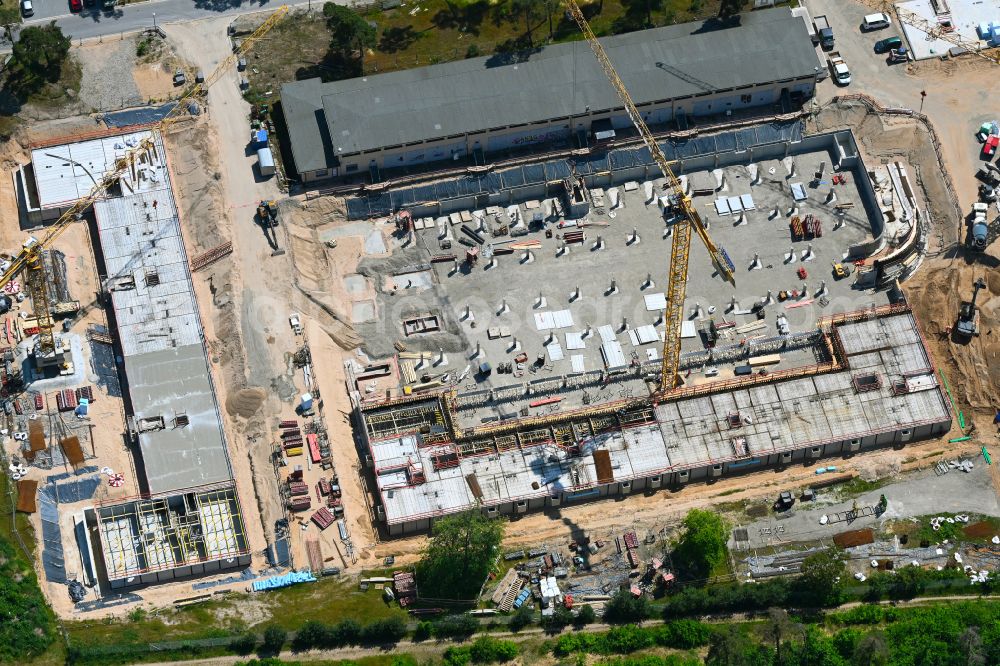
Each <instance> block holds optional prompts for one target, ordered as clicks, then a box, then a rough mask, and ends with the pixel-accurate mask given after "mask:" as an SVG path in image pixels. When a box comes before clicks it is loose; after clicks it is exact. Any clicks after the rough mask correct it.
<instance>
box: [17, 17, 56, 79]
mask: <svg viewBox="0 0 1000 666" xmlns="http://www.w3.org/2000/svg"><path fill="white" fill-rule="evenodd" d="M69 47H70V40H69V37H67V36H66V35H64V34H63V32H62V30H61V29H60V28H58V27H57V26H56V23H55V21H52V22H51V23H49V24H48V25H46V26H31V27H28V28H25V29H24V30H22V31H21V34H20V37H19V38H18V40H17V41H16V42H14V47H13V58H12V61H11V67H10V72H11V75H12V77H13V83H15V87H16V89H17V90H18V91H19V92H21V93H31V92H34V91H36V90H38V89H40V88H41V87H42V86H43V85H45V84H46V83H55V82H57V81H58V80H59V76H60V74H61V73H62V66H63V63H64V62H65V61H66V57H67V56H68V55H69Z"/></svg>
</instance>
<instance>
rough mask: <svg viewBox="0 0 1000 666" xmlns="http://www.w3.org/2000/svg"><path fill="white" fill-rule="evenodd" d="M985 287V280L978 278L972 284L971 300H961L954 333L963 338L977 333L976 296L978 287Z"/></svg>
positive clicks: (977, 313) (977, 309)
mask: <svg viewBox="0 0 1000 666" xmlns="http://www.w3.org/2000/svg"><path fill="white" fill-rule="evenodd" d="M985 288H986V281H985V280H983V278H979V279H978V280H976V281H975V282H974V283H973V284H972V300H971V301H962V305H961V307H960V308H959V309H958V322H957V323H956V324H955V333H956V334H957V335H959V336H961V337H964V338H972V337H975V336H977V335H979V308H978V307H976V297H977V296H978V295H979V290H980V289H985Z"/></svg>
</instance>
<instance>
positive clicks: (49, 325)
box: [0, 5, 289, 374]
mask: <svg viewBox="0 0 1000 666" xmlns="http://www.w3.org/2000/svg"><path fill="white" fill-rule="evenodd" d="M288 9H289V8H288V5H282V6H281V7H279V8H278V9H277V10H275V11H274V13H273V14H271V15H270V16H269V17H268V18H267V19H266V20H265V21H264V22H263V23H262V24H261V25H260V27H258V28H257V30H255V31H254V32H253V34H251V35H250V36H249V37H248V38H247V39H245V40H244V41H243V44H242V46H241V48H240V49H239V50H237V51H236V52H235V53H233V54H232V55H230V56H229V57H228V58H226V59H225V60H223V61H222V62H221V63H220V64H219V66H218V67H217V68H216V69H215V71H213V72H212V73H211V74H210V75H209V76H208V77H207V78H206V79H205V81H204V82H203V83H199V84H195V85H193V86H192V87H191V88H190V89H189V90H188V91H187V92H185V94H184V95H183V96H181V98H180V99H179V100H178V101H177V104H176V105H175V106H174V108H173V109H171V111H170V113H168V114H167V115H165V116H164V117H163V118H162V119H161V120H160V121H159V122H157V123H155V124H153V125H151V126H150V128H149V131H150V134H149V136H147V137H146V138H144V139H143V140H142V141H139V142H138V143H137V144H136V145H135V146H133V147H132V148H131V150H129V151H128V152H127V153H125V155H123V156H122V157H119V158H118V159H116V160H115V163H114V168H112V169H111V170H109V171H108V172H107V173H105V174H104V175H103V176H101V177H100V179H99V180H98V181H97V182H96V183H95V184H94V186H93V187H92V188H91V189H90V192H89V193H87V195H86V196H85V197H83V198H81V199H78V200H77V201H76V203H74V204H73V205H72V206H71V207H70V208H69V209H68V210H67V211H66V212H65V213H63V214H62V215H61V216H60V217H59V218H58V219H57V220H56V221H55V222H54V223H52V225H51V226H49V227H48V228H47V229H45V232H44V233H43V234H42V235H41V236H40V237H39V238H35V237H33V236H32V237H29V238H28V239H27V240H26V241H25V242H24V243H23V244H22V246H21V250H20V251H19V252H18V254H17V255H16V256H15V257H13V258H11V259H10V263H9V265H8V266H7V270H5V271H3V273H2V274H0V289H3V287H5V286H6V285H7V284H9V283H10V282H11V280H13V279H14V278H15V277H17V276H18V275H20V274H21V273H22V272H23V273H24V274H25V280H24V283H25V286H26V290H27V292H28V295H29V296H30V297H31V303H32V307H33V308H34V314H35V318H36V319H37V325H38V333H37V337H36V339H35V343H34V347H33V349H32V352H31V354H32V356H33V357H34V363H35V367H36V369H38V370H42V371H45V370H49V369H51V368H54V367H58V369H59V372H60V374H69V373H72V371H73V368H72V363H71V362H70V361H69V359H68V352H69V345H68V344H63V342H62V340H61V339H60V338H59V337H58V336H57V335H56V334H55V332H54V329H55V324H54V323H53V321H52V312H51V309H50V303H49V295H48V289H47V285H46V281H47V278H46V274H45V267H44V263H43V259H44V253H45V251H46V250H47V249H48V248H49V247H51V245H52V244H53V243H54V242H55V240H56V239H57V238H59V236H61V235H62V234H63V232H65V231H66V230H67V229H68V228H69V226H70V225H71V224H72V223H73V222H76V221H77V220H81V219H83V215H84V213H86V212H87V211H88V210H89V209H90V207H91V206H92V205H93V204H94V202H95V201H97V200H98V199H100V198H101V197H103V196H104V194H105V192H107V191H108V190H109V189H111V188H112V187H114V186H115V185H116V184H117V183H118V182H119V181H120V180H121V177H122V176H123V175H125V173H126V172H128V171H129V170H130V169H132V168H134V167H135V166H136V165H137V164H139V163H140V161H141V160H140V158H141V157H143V156H144V155H146V154H148V153H149V152H150V151H153V150H155V147H156V146H155V142H154V139H153V135H154V133H156V132H159V131H162V130H164V129H166V128H167V127H169V126H170V125H171V124H172V123H174V122H176V121H177V120H179V119H180V118H181V117H183V116H184V115H185V114H187V112H188V111H187V109H188V103H189V102H192V101H194V100H195V99H196V98H198V97H199V96H200V95H201V94H202V93H204V92H205V90H207V89H208V87H209V86H210V85H212V84H213V83H215V81H217V80H218V79H219V78H220V77H221V76H222V75H223V74H225V73H226V71H227V70H228V68H229V67H231V66H232V65H233V63H234V62H235V61H236V59H237V58H238V57H240V56H242V55H243V54H244V53H245V52H246V51H248V50H249V49H250V48H252V47H253V46H254V45H255V44H256V43H257V42H258V41H259V40H260V38H261V37H263V36H264V34H266V33H267V32H268V31H269V30H270V29H271V28H272V27H274V25H275V24H276V23H277V22H278V21H279V20H281V19H282V18H283V17H284V16H285V14H287V13H288Z"/></svg>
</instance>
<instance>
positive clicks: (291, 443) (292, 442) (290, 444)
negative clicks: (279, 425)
mask: <svg viewBox="0 0 1000 666" xmlns="http://www.w3.org/2000/svg"><path fill="white" fill-rule="evenodd" d="M281 445H282V446H283V447H284V448H285V449H296V448H299V449H300V448H302V438H301V437H299V438H298V439H286V440H285V441H283V442H282V443H281Z"/></svg>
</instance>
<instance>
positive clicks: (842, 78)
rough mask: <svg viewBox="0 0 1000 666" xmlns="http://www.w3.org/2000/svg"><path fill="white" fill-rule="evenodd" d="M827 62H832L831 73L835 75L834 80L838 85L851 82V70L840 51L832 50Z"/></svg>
mask: <svg viewBox="0 0 1000 666" xmlns="http://www.w3.org/2000/svg"><path fill="white" fill-rule="evenodd" d="M827 62H828V63H829V64H830V74H832V75H833V80H834V81H835V82H836V83H837V85H838V86H847V85H850V84H851V70H850V69H848V67H847V63H846V62H844V59H843V58H842V57H841V55H840V51H831V52H830V56H829V58H827Z"/></svg>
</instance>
